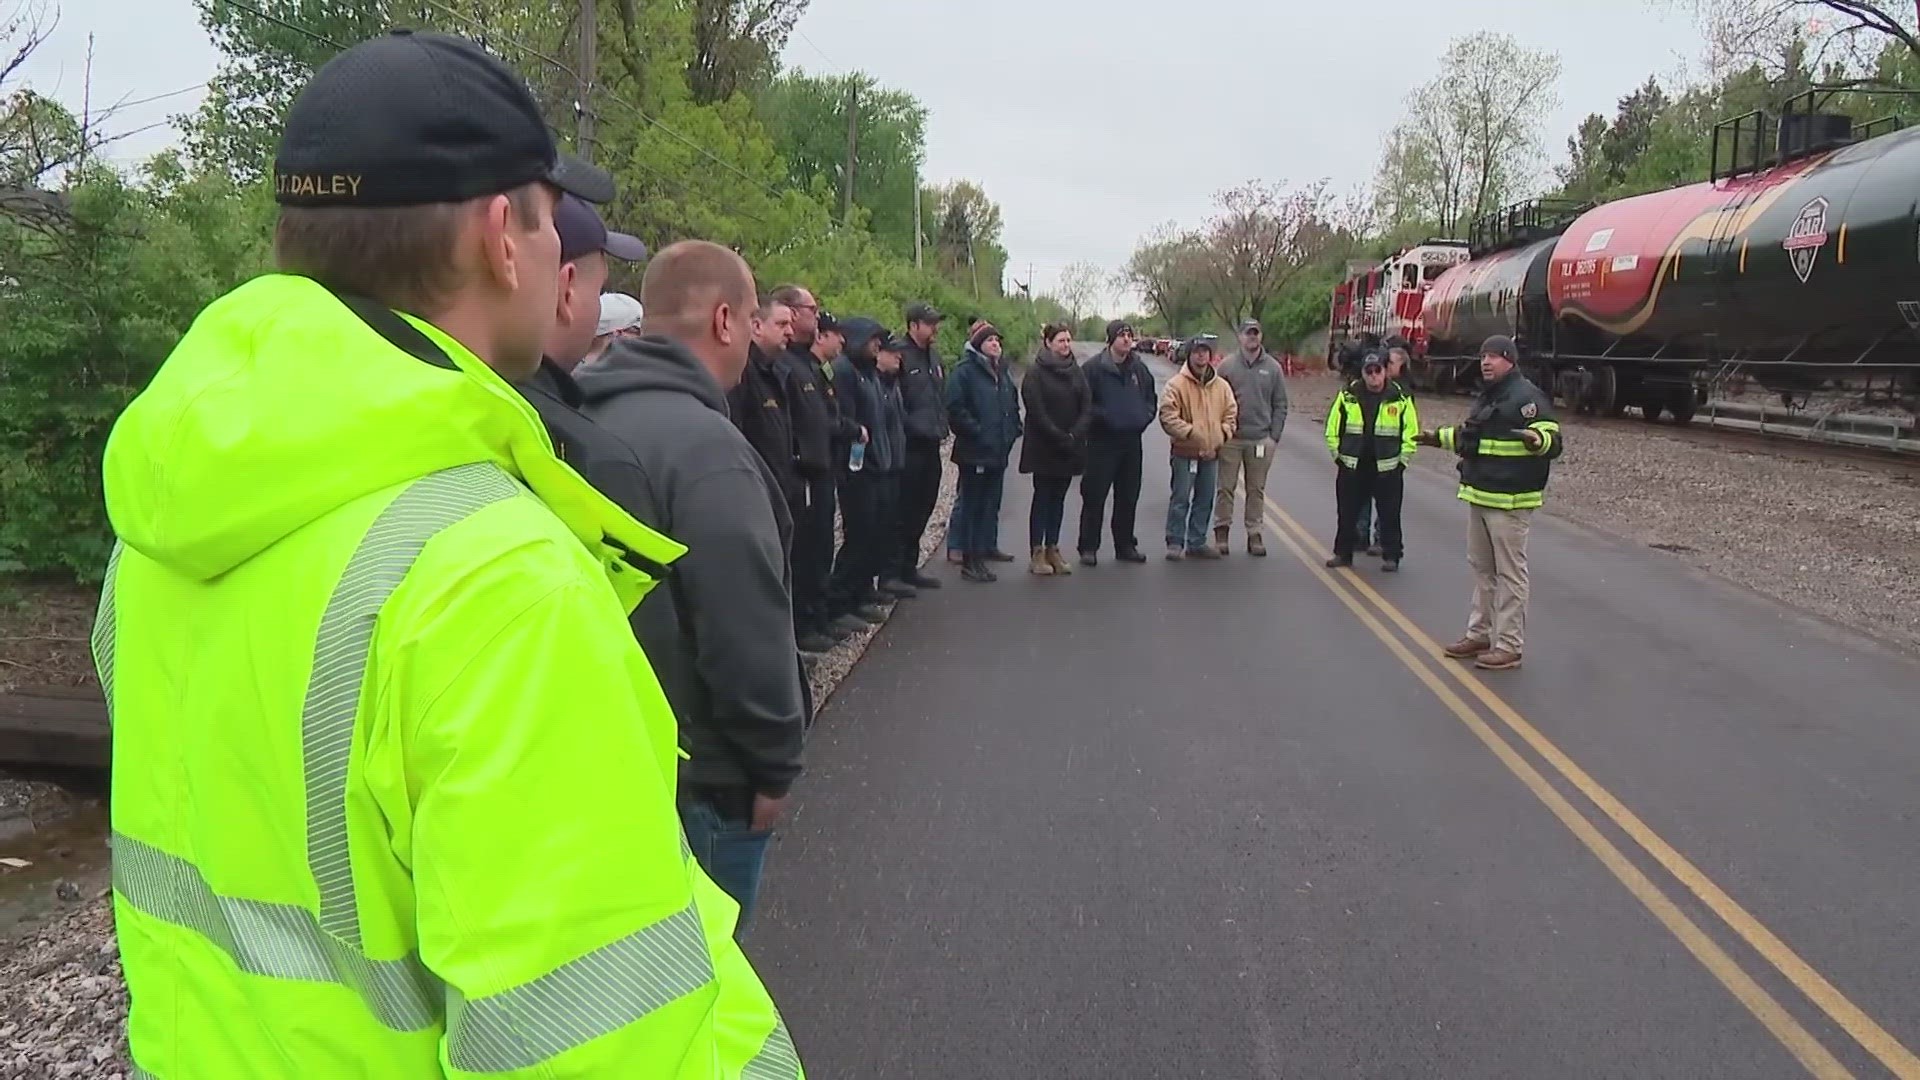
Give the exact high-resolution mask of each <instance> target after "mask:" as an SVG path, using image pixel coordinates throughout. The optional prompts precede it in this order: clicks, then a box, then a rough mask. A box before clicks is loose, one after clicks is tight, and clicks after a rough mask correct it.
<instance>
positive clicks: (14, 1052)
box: [0, 452, 958, 1080]
mask: <svg viewBox="0 0 1920 1080" xmlns="http://www.w3.org/2000/svg"><path fill="white" fill-rule="evenodd" d="M945 457H946V455H945V453H944V452H943V453H942V459H943V461H944V459H945ZM944 463H945V470H944V473H943V476H942V480H941V486H940V499H939V502H938V503H937V504H936V506H935V507H934V513H933V518H932V521H931V524H930V525H929V526H928V528H927V531H926V535H925V536H924V537H922V539H921V545H920V553H921V557H922V559H923V560H924V559H927V558H930V557H933V556H934V555H935V553H936V552H938V551H940V550H941V549H942V547H943V541H944V540H945V538H946V523H947V515H948V513H949V512H950V511H951V509H952V507H953V498H954V493H955V490H956V486H957V478H958V477H957V473H956V472H955V470H954V466H953V463H952V462H950V461H944ZM15 599H16V600H17V601H26V600H28V599H29V598H28V597H26V596H21V595H16V597H15ZM904 602H905V603H937V602H938V594H937V593H936V594H934V595H933V596H931V597H923V598H918V599H914V600H909V601H904ZM7 610H8V612H9V613H10V614H9V615H8V617H7V618H8V619H9V621H5V622H0V637H6V636H9V635H17V636H23V637H24V636H28V635H26V634H25V633H23V632H21V630H20V628H21V627H31V628H33V629H34V630H35V631H36V633H37V634H38V635H39V636H45V637H52V636H55V635H59V636H61V637H63V638H65V637H71V636H74V635H75V634H77V635H78V637H79V639H80V642H81V644H80V646H79V649H78V654H79V656H80V657H82V658H84V656H85V652H86V647H85V644H84V642H85V636H86V633H87V630H86V627H87V626H88V625H89V623H90V620H91V619H92V601H91V599H90V598H88V597H86V596H84V595H81V594H79V593H78V592H76V591H74V590H66V591H65V593H64V594H62V593H59V592H57V591H56V592H55V593H54V594H53V595H52V596H51V597H50V600H49V606H48V607H47V608H46V609H45V610H43V611H41V612H39V613H35V612H33V611H32V606H31V603H16V604H13V605H9V607H8V608H7ZM879 629H880V628H879V627H877V626H876V627H873V628H872V629H869V630H865V631H862V632H861V633H859V634H857V635H855V636H854V637H852V638H849V639H848V640H846V641H844V642H842V643H841V644H840V645H839V646H838V647H837V648H835V649H834V650H833V651H832V652H830V653H827V654H825V655H823V656H821V657H819V658H817V659H814V660H811V661H810V662H809V664H808V670H807V675H808V680H809V682H810V683H811V684H812V688H813V696H814V708H815V711H816V712H818V710H820V709H822V708H824V707H825V706H826V703H827V701H828V700H829V699H830V698H831V697H832V695H833V692H834V690H835V689H836V688H837V687H838V686H839V684H840V681H841V680H842V679H844V678H846V675H847V673H848V672H849V671H851V670H852V669H853V665H854V664H855V663H857V662H858V661H859V659H860V657H861V655H862V654H864V653H865V652H866V650H867V646H868V645H869V644H870V643H871V642H872V641H873V638H874V635H875V634H876V633H878V631H879ZM28 655H29V654H27V653H26V652H25V651H24V649H23V650H22V651H20V652H16V653H11V654H10V653H7V652H0V657H6V656H18V657H22V658H23V660H22V663H24V662H25V660H24V658H25V657H26V656H28ZM31 655H32V657H33V663H34V666H35V670H36V671H37V672H40V673H42V674H45V673H47V672H52V673H55V674H56V675H61V676H63V677H64V678H66V679H74V680H83V681H81V682H66V683H63V684H64V685H85V684H87V683H90V682H91V680H92V671H91V664H90V662H85V661H83V660H76V659H74V658H73V654H72V653H70V652H68V651H65V646H64V645H62V647H61V649H60V650H53V651H46V650H43V651H41V652H37V653H33V654H31ZM7 670H11V669H7ZM45 681H46V680H45V679H36V680H35V681H34V682H33V685H44V684H45ZM19 685H29V683H28V681H27V680H25V679H22V680H20V682H19ZM6 688H7V684H6V683H4V682H0V692H4V691H5V689H6ZM9 807H18V808H19V809H20V813H21V814H22V815H27V814H30V815H31V817H30V818H29V820H31V821H32V822H33V824H35V825H37V826H39V827H40V829H41V830H42V831H39V832H35V833H34V834H33V835H32V836H31V837H27V836H22V835H20V834H18V833H16V834H15V836H14V838H13V839H12V840H8V839H7V838H6V834H4V833H0V856H9V855H12V854H13V852H12V851H9V850H7V847H8V844H12V845H13V846H14V847H15V848H16V849H17V850H19V851H21V852H23V853H25V854H27V855H31V856H32V858H33V860H34V862H35V864H36V865H35V866H34V867H32V868H28V869H23V870H12V869H9V868H8V867H6V866H4V865H0V986H5V987H7V988H8V991H7V993H5V994H4V995H0V1080H68V1078H74V1080H78V1078H83V1077H84V1078H86V1080H126V1078H127V1077H129V1076H130V1074H131V1063H130V1061H129V1059H128V1057H127V1050H126V1030H125V1028H126V1015H127V991H126V984H125V983H124V982H123V981H122V978H121V974H120V952H119V948H118V946H117V944H116V942H115V940H114V936H113V905H112V900H111V898H110V894H109V893H108V891H107V884H108V875H107V870H106V860H105V859H104V856H103V854H102V852H103V850H104V849H103V846H102V844H103V842H102V833H101V829H102V828H103V825H104V822H103V815H99V814H98V810H99V808H98V806H97V804H92V803H90V802H89V801H87V800H75V799H70V798H69V796H68V793H67V792H66V791H65V790H64V789H62V788H59V787H56V786H55V785H52V784H49V783H46V782H44V781H40V780H27V779H23V778H20V777H18V776H9V775H8V774H6V773H4V772H0V819H4V816H5V815H6V814H7V811H8V808H9ZM69 817H74V818H75V820H76V821H88V822H89V824H88V825H87V826H86V827H84V828H82V827H79V826H77V825H76V826H75V827H73V828H71V829H67V830H63V829H62V828H61V827H60V826H59V825H53V826H52V830H51V831H47V830H48V827H49V823H53V822H59V821H62V820H64V819H67V818H69ZM0 826H4V820H0ZM69 833H70V834H71V835H69ZM28 906H31V907H32V908H33V912H32V913H29V912H28V911H26V910H24V908H26V907H28ZM50 908H51V910H52V911H53V914H52V916H51V917H48V916H47V915H46V912H47V911H48V910H49V909H50ZM10 925H17V926H18V927H19V928H18V929H15V930H13V931H11V932H10V931H8V929H7V927H8V926H10Z"/></svg>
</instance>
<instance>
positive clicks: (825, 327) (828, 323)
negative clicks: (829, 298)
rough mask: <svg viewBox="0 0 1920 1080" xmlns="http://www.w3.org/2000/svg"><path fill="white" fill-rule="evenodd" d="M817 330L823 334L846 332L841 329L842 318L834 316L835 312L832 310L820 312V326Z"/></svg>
mask: <svg viewBox="0 0 1920 1080" xmlns="http://www.w3.org/2000/svg"><path fill="white" fill-rule="evenodd" d="M816 332H818V333H822V334H839V333H844V331H842V330H841V329H840V320H839V319H836V318H834V317H833V312H831V311H822V312H821V313H820V318H819V326H818V329H817V331H816Z"/></svg>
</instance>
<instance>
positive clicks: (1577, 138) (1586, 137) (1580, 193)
mask: <svg viewBox="0 0 1920 1080" xmlns="http://www.w3.org/2000/svg"><path fill="white" fill-rule="evenodd" d="M1606 138H1607V118H1606V117H1604V116H1601V115H1600V114H1599V113H1588V114H1587V118H1586V119H1585V120H1582V121H1581V122H1580V127H1579V128H1578V129H1577V130H1576V131H1575V132H1574V133H1573V134H1572V135H1569V136H1567V161H1566V163H1565V164H1563V165H1559V166H1556V167H1555V169H1554V172H1555V173H1557V174H1558V175H1559V177H1560V183H1561V190H1562V193H1563V194H1564V195H1565V196H1566V197H1567V198H1571V199H1591V198H1593V197H1594V196H1595V195H1596V194H1598V193H1599V192H1601V191H1603V190H1605V189H1606V187H1607V185H1608V184H1610V183H1612V182H1613V180H1614V177H1612V176H1610V175H1609V169H1608V165H1607V159H1606V156H1605V143H1606Z"/></svg>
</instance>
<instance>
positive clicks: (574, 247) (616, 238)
mask: <svg viewBox="0 0 1920 1080" xmlns="http://www.w3.org/2000/svg"><path fill="white" fill-rule="evenodd" d="M553 229H554V231H555V232H557V233H559V234H560V261H561V262H563V263H570V262H572V261H574V260H575V259H578V258H580V257H581V256H582V255H586V254H588V253H589V252H594V251H604V252H606V253H607V254H608V255H611V256H613V257H614V258H616V259H625V260H626V261H627V262H641V261H643V260H645V259H646V257H647V245H645V244H643V243H641V242H640V240H639V238H638V237H634V236H628V235H627V234H626V233H619V232H612V231H609V230H608V229H607V223H606V222H604V221H602V220H600V211H598V210H595V209H594V208H593V207H592V206H591V205H589V204H587V203H585V202H583V201H581V200H580V199H579V198H577V197H575V196H573V195H562V196H561V197H560V202H559V204H558V205H557V206H555V207H554V208H553Z"/></svg>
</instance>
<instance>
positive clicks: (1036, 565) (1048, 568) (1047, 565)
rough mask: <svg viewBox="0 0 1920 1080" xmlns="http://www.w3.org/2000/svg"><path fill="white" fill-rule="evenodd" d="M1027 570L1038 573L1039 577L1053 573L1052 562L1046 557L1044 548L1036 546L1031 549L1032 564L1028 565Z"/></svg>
mask: <svg viewBox="0 0 1920 1080" xmlns="http://www.w3.org/2000/svg"><path fill="white" fill-rule="evenodd" d="M1027 570H1028V572H1029V573H1033V574H1038V575H1040V576H1041V577H1047V576H1049V575H1051V574H1052V573H1053V563H1052V562H1050V561H1049V560H1048V559H1047V549H1046V548H1043V547H1037V548H1034V549H1033V564H1032V565H1031V566H1028V567H1027Z"/></svg>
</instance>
